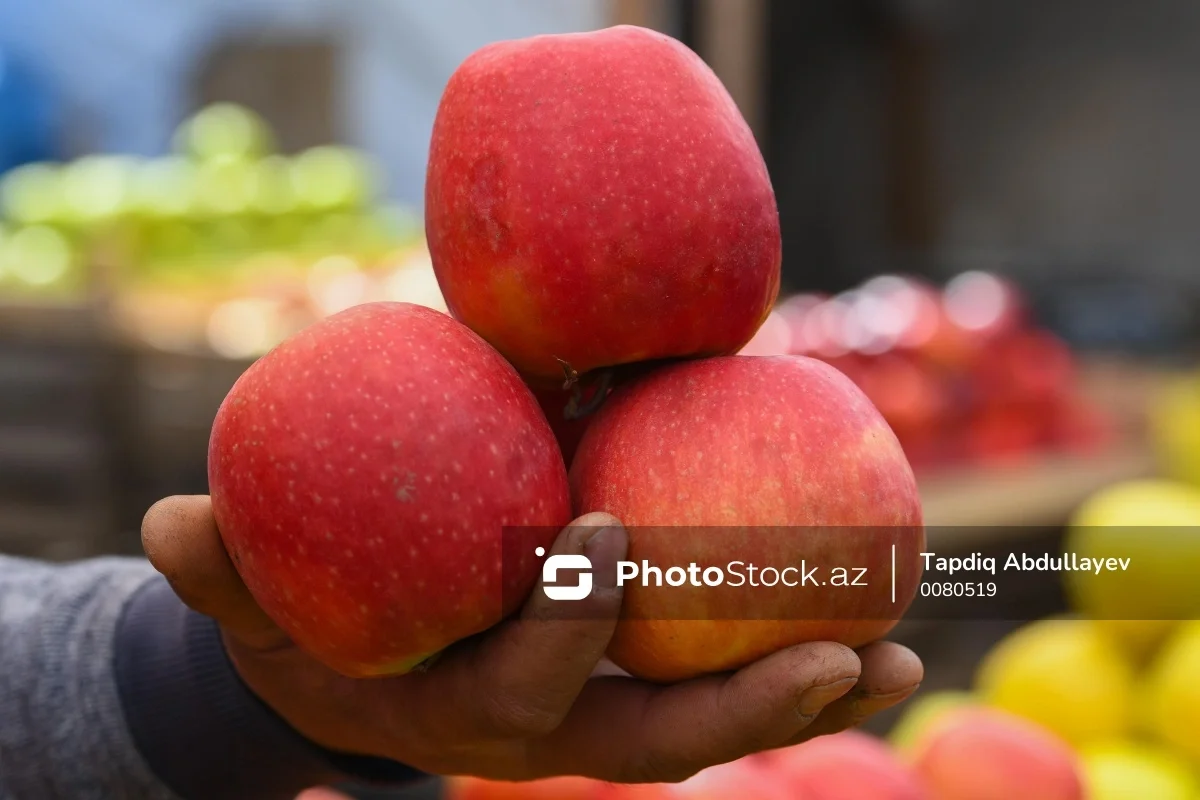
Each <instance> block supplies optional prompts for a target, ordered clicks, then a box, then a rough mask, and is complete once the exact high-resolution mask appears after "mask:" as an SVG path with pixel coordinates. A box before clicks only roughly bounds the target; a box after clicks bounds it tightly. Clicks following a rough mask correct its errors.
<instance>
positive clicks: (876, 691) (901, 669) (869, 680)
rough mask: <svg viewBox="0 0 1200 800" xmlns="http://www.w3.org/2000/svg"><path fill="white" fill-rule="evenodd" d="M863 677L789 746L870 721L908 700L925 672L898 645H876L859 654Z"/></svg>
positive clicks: (912, 657) (919, 663)
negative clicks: (876, 715) (872, 717)
mask: <svg viewBox="0 0 1200 800" xmlns="http://www.w3.org/2000/svg"><path fill="white" fill-rule="evenodd" d="M858 656H859V660H860V661H861V662H862V676H861V677H860V678H859V679H858V683H857V684H856V685H855V686H854V688H853V689H852V690H851V691H850V692H848V693H847V694H846V696H845V697H843V698H841V699H840V700H838V701H837V702H835V703H832V704H831V705H830V706H829V707H828V708H826V709H825V710H824V711H822V712H821V714H820V715H819V716H818V717H817V718H816V719H815V720H814V721H813V723H812V724H811V725H809V726H808V727H807V728H805V729H804V730H803V731H801V732H800V733H799V734H798V735H797V736H795V737H793V738H792V739H791V740H790V741H789V742H788V745H793V744H800V743H801V742H805V741H808V740H809V739H813V738H815V737H817V736H825V735H827V734H831V733H838V732H839V731H843V730H846V729H847V728H853V727H855V726H857V725H859V724H861V723H862V722H864V721H865V720H866V719H867V718H869V717H871V716H874V715H875V714H878V713H879V712H881V711H885V710H886V709H888V708H891V707H892V706H894V705H896V704H898V703H902V702H903V701H904V700H906V699H908V698H909V697H910V696H911V695H912V694H913V693H914V692H915V691H916V690H917V688H918V687H919V686H920V685H921V680H922V679H923V678H924V676H925V668H924V666H923V665H922V664H921V659H920V658H919V657H918V656H917V654H916V653H914V652H913V651H912V650H909V649H908V648H907V647H904V646H902V645H899V644H896V643H894V642H876V643H875V644H870V645H867V646H866V647H864V648H862V649H861V650H859V652H858Z"/></svg>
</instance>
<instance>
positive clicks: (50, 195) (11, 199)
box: [0, 163, 63, 225]
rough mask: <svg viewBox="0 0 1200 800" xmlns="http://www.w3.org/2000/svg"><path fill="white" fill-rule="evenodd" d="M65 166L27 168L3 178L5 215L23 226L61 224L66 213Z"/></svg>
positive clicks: (0, 185)
mask: <svg viewBox="0 0 1200 800" xmlns="http://www.w3.org/2000/svg"><path fill="white" fill-rule="evenodd" d="M62 191H63V187H62V166H61V165H59V164H48V163H38V164H26V165H24V166H21V167H17V168H16V169H13V170H10V171H9V172H7V173H6V174H5V175H4V177H3V178H0V204H2V205H3V208H4V215H5V216H6V217H8V218H9V219H11V220H13V221H14V222H17V223H20V224H23V225H39V224H43V223H48V222H54V221H56V220H58V219H59V218H60V217H61V215H62V213H63V196H62Z"/></svg>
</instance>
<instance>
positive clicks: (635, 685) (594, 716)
mask: <svg viewBox="0 0 1200 800" xmlns="http://www.w3.org/2000/svg"><path fill="white" fill-rule="evenodd" d="M860 670H861V666H860V663H859V659H858V656H857V655H856V654H855V653H854V651H853V650H851V649H850V648H848V647H844V646H842V645H839V644H833V643H830V642H816V643H811V644H803V645H797V646H795V647H791V648H788V649H787V650H783V651H781V652H779V653H776V654H774V655H772V656H769V657H767V658H765V659H763V660H761V661H759V662H757V663H755V664H752V665H750V666H748V667H746V668H745V669H742V670H740V671H738V672H736V673H734V674H733V675H730V676H727V677H722V676H714V677H710V678H701V679H697V680H694V681H689V682H686V683H682V684H678V685H675V686H670V687H652V686H650V685H648V684H644V683H641V682H638V681H631V680H627V679H620V678H617V679H600V680H597V681H594V682H593V684H592V685H591V686H589V687H588V689H587V690H585V691H584V693H583V694H582V695H581V697H580V699H579V702H578V703H577V706H576V709H575V710H574V711H573V712H572V713H571V715H570V716H569V717H568V719H567V720H566V721H565V723H564V725H563V726H562V727H561V728H559V730H558V731H556V733H555V736H554V737H551V739H552V740H553V741H549V742H547V743H546V745H545V746H546V747H548V748H550V749H552V750H553V751H554V752H553V753H552V754H551V757H553V758H556V759H564V760H566V762H567V766H568V768H569V769H571V770H574V771H577V772H580V773H581V774H586V775H596V776H598V777H602V778H605V779H608V780H615V781H618V782H632V783H641V782H662V781H666V782H675V781H679V780H683V779H684V778H687V777H689V776H691V775H693V774H695V773H696V772H699V771H700V770H702V769H704V768H706V767H709V766H712V765H714V764H722V763H726V762H729V761H734V760H736V759H738V758H741V757H742V756H745V755H748V754H750V753H754V752H758V751H760V750H764V749H769V748H772V747H778V746H780V745H782V744H783V743H784V742H787V741H789V740H791V739H792V738H794V737H795V736H796V735H797V734H798V733H799V732H800V731H802V730H803V729H804V728H805V727H806V726H807V725H808V724H809V723H810V722H811V721H812V720H813V719H814V718H816V717H817V716H818V714H819V713H820V712H821V710H822V709H823V708H825V706H827V705H828V704H830V703H832V702H834V701H836V700H837V699H838V698H839V697H841V696H842V695H844V694H845V693H846V692H848V691H849V690H850V689H851V687H852V686H854V683H855V681H856V680H857V679H858V677H859V674H860Z"/></svg>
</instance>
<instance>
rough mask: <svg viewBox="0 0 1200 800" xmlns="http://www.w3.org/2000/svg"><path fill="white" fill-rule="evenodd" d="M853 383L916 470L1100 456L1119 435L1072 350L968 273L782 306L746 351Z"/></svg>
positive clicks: (899, 281) (1003, 288) (1005, 294)
mask: <svg viewBox="0 0 1200 800" xmlns="http://www.w3.org/2000/svg"><path fill="white" fill-rule="evenodd" d="M747 352H753V353H785V352H786V353H797V354H801V355H807V356H811V357H813V358H818V359H821V360H823V361H826V362H827V363H829V364H832V365H834V366H836V367H837V368H838V369H839V370H841V371H842V372H844V373H845V374H846V375H847V376H849V377H850V378H851V379H852V380H854V382H855V383H856V384H857V385H858V386H860V387H861V388H862V390H863V391H864V392H866V394H867V396H868V397H870V398H871V400H872V401H873V402H874V403H875V405H876V406H877V407H878V408H879V410H880V411H881V412H882V413H883V415H884V417H885V418H886V419H887V421H888V423H889V424H890V425H891V426H892V429H893V430H894V431H895V432H896V435H897V436H898V437H899V438H900V441H901V443H902V444H903V445H904V449H905V452H906V453H907V454H908V456H909V459H910V460H911V461H912V463H913V466H914V468H917V469H922V470H924V469H931V468H936V467H938V466H942V465H946V464H959V463H964V462H987V463H992V462H1012V461H1019V460H1020V459H1023V458H1027V457H1029V456H1031V455H1035V454H1038V453H1043V452H1046V451H1066V452H1083V453H1089V452H1094V451H1095V450H1096V449H1097V448H1099V447H1102V446H1104V445H1105V444H1106V443H1108V441H1109V439H1110V438H1111V436H1112V434H1113V431H1112V430H1111V425H1110V424H1109V422H1108V421H1107V420H1106V419H1105V418H1104V417H1103V415H1101V414H1100V413H1099V411H1098V410H1097V409H1096V408H1094V407H1092V406H1091V405H1090V404H1089V403H1088V402H1086V401H1085V400H1084V399H1083V398H1082V397H1081V396H1080V393H1079V391H1078V389H1077V374H1076V372H1077V367H1076V364H1075V360H1074V357H1073V354H1072V352H1071V351H1070V349H1069V348H1068V347H1067V346H1066V344H1064V343H1063V342H1062V341H1061V340H1060V339H1058V338H1057V337H1055V336H1054V335H1053V334H1051V333H1049V332H1047V331H1045V330H1041V329H1039V328H1037V327H1036V326H1035V325H1033V324H1032V323H1031V322H1030V321H1029V319H1028V314H1027V311H1026V308H1025V305H1024V301H1023V298H1022V296H1021V293H1020V292H1019V291H1018V290H1017V289H1016V288H1015V287H1014V286H1013V285H1012V284H1011V283H1009V282H1008V281H1005V280H1003V279H1001V278H998V277H996V276H994V275H991V274H988V273H983V272H966V273H963V274H961V275H958V276H957V277H955V278H953V279H952V280H950V281H949V282H948V283H947V284H946V285H945V287H943V288H940V289H939V288H937V287H935V286H932V285H929V284H927V283H925V282H923V281H920V280H917V279H912V278H906V277H901V276H896V275H884V276H880V277H877V278H873V279H871V280H870V281H867V282H866V283H865V284H863V285H862V286H860V287H858V288H856V289H854V290H852V291H848V292H844V293H842V294H840V295H837V296H835V297H825V296H819V295H809V294H800V295H795V296H792V297H789V298H787V299H785V300H783V301H782V302H781V303H779V305H778V307H777V308H776V309H775V310H774V311H773V312H772V316H771V318H770V319H768V320H767V322H766V323H765V324H764V325H763V327H762V328H761V329H760V331H759V333H758V336H757V337H756V339H755V340H754V341H752V342H751V343H750V345H749V346H748V350H747Z"/></svg>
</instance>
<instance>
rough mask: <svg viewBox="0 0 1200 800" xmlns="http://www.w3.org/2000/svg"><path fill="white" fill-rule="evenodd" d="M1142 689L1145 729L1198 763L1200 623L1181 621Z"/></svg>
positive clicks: (1199, 731) (1199, 749) (1199, 758)
mask: <svg viewBox="0 0 1200 800" xmlns="http://www.w3.org/2000/svg"><path fill="white" fill-rule="evenodd" d="M1143 692H1144V693H1143V695H1142V698H1143V701H1144V703H1145V707H1144V712H1145V723H1146V726H1147V728H1148V729H1149V730H1150V731H1151V732H1152V733H1153V734H1154V735H1155V736H1157V737H1158V739H1159V740H1160V741H1162V742H1163V743H1164V744H1166V745H1168V746H1170V747H1173V748H1174V749H1175V750H1177V751H1178V752H1180V753H1181V754H1183V755H1185V756H1187V757H1188V758H1191V759H1194V760H1195V761H1196V762H1197V763H1200V622H1197V621H1193V622H1187V623H1184V624H1183V625H1182V626H1181V627H1180V628H1179V630H1178V631H1177V632H1176V633H1175V634H1174V636H1172V638H1171V639H1170V640H1169V641H1168V642H1167V644H1166V646H1165V647H1164V648H1163V650H1162V652H1160V653H1159V654H1158V656H1157V658H1156V659H1155V661H1154V664H1153V665H1152V666H1151V668H1150V670H1149V672H1148V673H1147V675H1146V680H1145V686H1144V690H1143Z"/></svg>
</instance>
